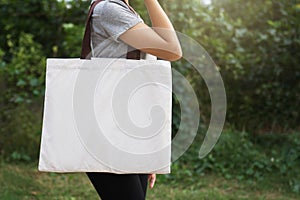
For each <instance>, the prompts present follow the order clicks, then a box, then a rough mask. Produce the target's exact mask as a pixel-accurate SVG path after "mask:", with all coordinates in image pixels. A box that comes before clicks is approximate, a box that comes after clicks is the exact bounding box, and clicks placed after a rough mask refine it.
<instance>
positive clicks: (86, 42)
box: [80, 0, 140, 60]
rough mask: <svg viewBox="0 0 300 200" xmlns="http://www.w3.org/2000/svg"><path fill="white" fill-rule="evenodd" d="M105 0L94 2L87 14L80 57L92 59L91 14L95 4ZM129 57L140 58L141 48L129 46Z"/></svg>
mask: <svg viewBox="0 0 300 200" xmlns="http://www.w3.org/2000/svg"><path fill="white" fill-rule="evenodd" d="M101 1H103V0H97V1H94V2H93V3H92V5H91V6H90V9H89V13H88V16H87V20H86V25H85V31H84V36H83V40H82V47H81V55H80V59H90V58H91V56H90V55H91V54H90V52H91V16H92V14H93V10H94V8H95V6H96V5H97V4H98V3H100V2H101ZM126 58H127V59H135V60H140V50H138V49H134V48H133V47H131V46H128V50H127V56H126Z"/></svg>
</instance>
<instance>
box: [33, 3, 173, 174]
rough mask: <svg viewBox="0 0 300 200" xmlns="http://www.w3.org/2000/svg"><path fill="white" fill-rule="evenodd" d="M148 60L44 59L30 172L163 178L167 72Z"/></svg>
mask: <svg viewBox="0 0 300 200" xmlns="http://www.w3.org/2000/svg"><path fill="white" fill-rule="evenodd" d="M91 8H92V7H91ZM89 16H90V14H89ZM87 24H89V17H88V21H87ZM89 34H90V33H89V31H87V32H86V34H85V36H86V35H89ZM89 41H90V39H84V40H83V46H84V45H85V46H87V45H86V44H87V42H89ZM83 48H84V47H83ZM82 52H87V50H86V49H85V50H83V51H82ZM135 53H136V52H135ZM86 56H87V54H86V53H85V55H84V56H83V54H81V58H85V57H86ZM131 56H132V54H131ZM131 56H127V58H130V57H131ZM155 58H156V57H153V56H151V55H148V57H147V59H142V60H136V59H125V58H91V59H79V58H66V59H63V58H48V59H47V66H46V91H45V100H44V112H43V124H42V137H41V147H40V158H39V166H38V169H39V170H40V171H47V172H111V173H118V174H126V173H148V174H150V173H156V174H166V173H170V165H171V126H172V125H171V122H172V71H171V64H170V62H169V61H165V60H157V59H155Z"/></svg>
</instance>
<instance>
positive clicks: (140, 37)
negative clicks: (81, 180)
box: [87, 0, 182, 200]
mask: <svg viewBox="0 0 300 200" xmlns="http://www.w3.org/2000/svg"><path fill="white" fill-rule="evenodd" d="M94 1H95V0H93V1H92V2H94ZM144 3H145V6H146V8H147V10H148V14H149V17H150V20H151V23H152V28H150V27H149V26H148V25H146V24H145V23H144V21H143V19H141V18H140V16H139V14H138V13H136V12H135V11H134V9H133V8H132V7H131V6H130V5H129V0H103V1H101V2H100V3H98V4H97V5H96V7H95V8H94V11H93V15H92V33H91V40H92V47H93V48H92V56H93V57H126V53H127V50H128V47H129V49H130V48H132V47H133V48H135V49H138V50H140V51H141V55H140V56H141V58H144V57H145V55H146V54H152V55H154V56H157V57H158V58H160V59H164V60H169V61H175V60H178V59H180V58H181V56H182V52H181V47H180V43H179V41H178V38H177V36H176V33H175V30H174V28H173V25H172V23H171V22H170V20H169V18H168V16H167V15H166V13H165V12H164V10H163V9H162V8H161V6H160V4H159V3H158V1H157V0H144ZM108 38H109V39H108ZM125 52H126V53H125ZM87 175H88V177H89V179H90V181H91V182H92V184H93V185H94V187H95V189H96V190H97V192H98V194H99V196H100V197H101V199H102V200H119V199H122V200H144V199H145V197H146V191H147V184H148V181H149V187H150V188H153V186H154V183H155V179H156V175H155V174H149V175H148V174H113V173H99V172H87Z"/></svg>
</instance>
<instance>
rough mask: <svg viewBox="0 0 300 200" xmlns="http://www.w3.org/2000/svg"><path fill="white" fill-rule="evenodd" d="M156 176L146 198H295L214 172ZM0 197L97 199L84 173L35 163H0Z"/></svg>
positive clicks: (13, 199)
mask: <svg viewBox="0 0 300 200" xmlns="http://www.w3.org/2000/svg"><path fill="white" fill-rule="evenodd" d="M160 176H162V175H158V180H157V183H156V185H155V187H154V189H152V190H150V189H148V193H147V199H158V200H160V199H161V200H167V199H171V200H173V199H174V200H182V199H184V200H186V199H187V200H199V199H200V200H201V199H209V200H211V199H213V200H214V199H216V200H219V199H220V200H236V199H249V200H250V199H251V200H255V199H257V200H263V199H266V200H269V199H270V200H273V199H274V200H275V199H276V200H278V199H279V200H280V199H282V200H285V199H297V197H296V196H295V194H287V193H285V192H282V191H280V190H278V188H277V189H272V187H270V185H269V186H268V187H266V186H262V185H254V186H253V184H252V186H249V184H247V183H245V182H239V181H236V180H226V179H224V178H221V177H217V176H215V175H205V176H202V177H199V179H197V181H194V182H193V183H192V182H190V181H187V180H184V181H182V182H179V183H176V184H174V183H170V184H168V183H162V182H161V181H160ZM0 199H1V200H18V199H43V200H48V199H49V200H50V199H51V200H53V199H57V200H60V199H61V200H79V199H88V200H89V199H99V198H98V196H97V193H96V192H95V190H94V188H93V187H92V185H91V183H90V182H89V180H88V178H87V177H86V175H85V174H84V173H70V174H56V173H41V172H38V171H37V165H36V164H30V165H25V164H18V165H15V164H1V169H0Z"/></svg>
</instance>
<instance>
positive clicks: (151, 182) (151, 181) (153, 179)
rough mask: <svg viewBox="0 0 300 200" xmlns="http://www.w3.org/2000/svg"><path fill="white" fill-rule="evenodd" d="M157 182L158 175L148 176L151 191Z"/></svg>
mask: <svg viewBox="0 0 300 200" xmlns="http://www.w3.org/2000/svg"><path fill="white" fill-rule="evenodd" d="M155 180H156V174H149V175H148V181H149V187H150V188H151V189H152V188H153V187H154V184H155Z"/></svg>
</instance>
